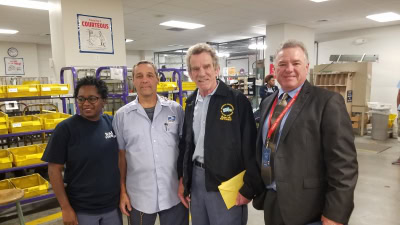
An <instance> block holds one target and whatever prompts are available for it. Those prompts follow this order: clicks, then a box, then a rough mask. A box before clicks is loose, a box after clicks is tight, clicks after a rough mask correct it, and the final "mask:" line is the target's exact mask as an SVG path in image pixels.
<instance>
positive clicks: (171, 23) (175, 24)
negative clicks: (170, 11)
mask: <svg viewBox="0 0 400 225" xmlns="http://www.w3.org/2000/svg"><path fill="white" fill-rule="evenodd" d="M160 25H161V26H167V27H176V28H182V29H197V28H201V27H204V25H203V24H198V23H188V22H182V21H176V20H170V21H167V22H164V23H160Z"/></svg>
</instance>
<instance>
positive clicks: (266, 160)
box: [261, 89, 301, 167]
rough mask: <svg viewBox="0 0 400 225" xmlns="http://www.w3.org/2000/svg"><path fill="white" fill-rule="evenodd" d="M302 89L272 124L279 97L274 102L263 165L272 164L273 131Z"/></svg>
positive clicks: (263, 152) (263, 151)
mask: <svg viewBox="0 0 400 225" xmlns="http://www.w3.org/2000/svg"><path fill="white" fill-rule="evenodd" d="M300 91H301V89H300V90H298V91H297V93H296V95H295V96H294V97H293V99H292V101H290V103H289V104H288V105H287V106H286V107H285V109H284V110H283V111H282V113H281V114H280V115H279V116H278V118H277V119H276V121H275V123H274V124H273V125H271V120H272V114H273V113H274V110H275V106H276V104H277V102H278V99H275V101H274V103H273V104H272V108H271V112H270V118H269V122H270V124H269V127H270V129H269V130H268V134H267V137H266V139H265V145H264V148H263V150H262V162H261V163H262V166H266V167H267V166H271V154H272V149H271V147H270V145H269V142H270V140H271V136H272V133H273V132H274V131H275V129H277V127H278V124H279V123H280V121H281V120H282V118H283V116H284V115H285V114H286V112H287V111H288V110H289V108H290V107H291V106H292V105H293V104H294V102H295V101H296V99H297V96H298V95H299V93H300Z"/></svg>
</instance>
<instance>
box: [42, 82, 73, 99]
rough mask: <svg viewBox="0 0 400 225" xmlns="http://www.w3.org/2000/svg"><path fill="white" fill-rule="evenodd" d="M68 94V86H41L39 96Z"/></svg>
mask: <svg viewBox="0 0 400 225" xmlns="http://www.w3.org/2000/svg"><path fill="white" fill-rule="evenodd" d="M68 93H69V84H41V85H40V95H41V96H50V95H65V94H68Z"/></svg>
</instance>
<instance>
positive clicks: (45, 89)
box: [42, 87, 50, 91]
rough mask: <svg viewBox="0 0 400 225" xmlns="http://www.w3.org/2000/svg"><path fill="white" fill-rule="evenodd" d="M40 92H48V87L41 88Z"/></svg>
mask: <svg viewBox="0 0 400 225" xmlns="http://www.w3.org/2000/svg"><path fill="white" fill-rule="evenodd" d="M42 91H50V87H42Z"/></svg>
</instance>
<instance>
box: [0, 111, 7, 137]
mask: <svg viewBox="0 0 400 225" xmlns="http://www.w3.org/2000/svg"><path fill="white" fill-rule="evenodd" d="M1 134H8V115H7V114H5V113H3V112H0V135H1Z"/></svg>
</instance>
